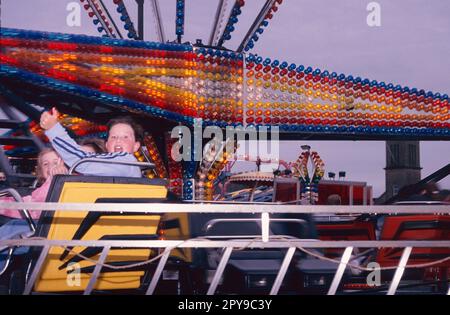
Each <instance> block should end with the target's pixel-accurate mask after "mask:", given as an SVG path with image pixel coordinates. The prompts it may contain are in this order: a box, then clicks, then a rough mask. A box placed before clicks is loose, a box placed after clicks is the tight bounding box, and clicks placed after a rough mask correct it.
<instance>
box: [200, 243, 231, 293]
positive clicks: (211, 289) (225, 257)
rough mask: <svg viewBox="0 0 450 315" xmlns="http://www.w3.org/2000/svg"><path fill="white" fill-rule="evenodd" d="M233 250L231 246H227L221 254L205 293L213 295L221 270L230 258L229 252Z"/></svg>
mask: <svg viewBox="0 0 450 315" xmlns="http://www.w3.org/2000/svg"><path fill="white" fill-rule="evenodd" d="M232 251H233V247H227V248H226V249H225V252H224V253H223V255H222V259H220V263H219V266H217V270H216V273H215V274H214V278H213V279H212V281H211V285H210V286H209V289H208V292H207V293H206V295H213V294H214V292H216V289H217V286H218V284H219V281H220V278H221V277H222V274H223V271H224V270H225V267H226V265H227V263H228V260H229V259H230V256H231V252H232Z"/></svg>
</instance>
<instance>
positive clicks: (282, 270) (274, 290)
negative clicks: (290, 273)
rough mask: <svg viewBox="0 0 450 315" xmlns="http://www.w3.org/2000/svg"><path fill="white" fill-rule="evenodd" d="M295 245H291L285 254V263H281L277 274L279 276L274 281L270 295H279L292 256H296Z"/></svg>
mask: <svg viewBox="0 0 450 315" xmlns="http://www.w3.org/2000/svg"><path fill="white" fill-rule="evenodd" d="M295 249H296V248H295V247H289V249H288V251H287V253H286V255H285V256H284V259H283V263H282V264H281V267H280V271H279V272H278V274H277V278H276V279H275V282H274V283H273V286H272V289H271V290H270V295H277V294H278V291H279V290H280V287H281V284H282V283H283V279H284V277H285V275H286V271H287V269H288V267H289V264H290V263H291V260H292V257H294V253H295Z"/></svg>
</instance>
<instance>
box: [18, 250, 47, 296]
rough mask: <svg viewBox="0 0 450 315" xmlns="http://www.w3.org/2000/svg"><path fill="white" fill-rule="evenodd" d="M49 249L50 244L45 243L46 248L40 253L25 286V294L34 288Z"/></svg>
mask: <svg viewBox="0 0 450 315" xmlns="http://www.w3.org/2000/svg"><path fill="white" fill-rule="evenodd" d="M49 250H50V245H45V246H44V248H43V249H42V252H41V254H40V255H39V258H38V260H37V262H36V266H34V269H33V272H32V274H31V276H30V279H29V280H28V282H27V284H26V286H25V290H24V291H23V295H28V294H30V293H31V290H33V286H34V283H35V282H36V279H37V277H38V275H39V273H40V272H41V268H42V264H43V263H44V261H45V258H46V257H47V254H48V251H49Z"/></svg>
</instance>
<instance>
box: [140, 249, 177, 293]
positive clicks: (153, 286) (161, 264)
mask: <svg viewBox="0 0 450 315" xmlns="http://www.w3.org/2000/svg"><path fill="white" fill-rule="evenodd" d="M171 250H172V248H170V247H168V248H166V249H165V250H164V254H163V255H162V256H161V258H160V259H159V262H158V266H157V267H156V270H155V273H154V274H153V277H152V281H151V282H150V284H149V286H148V289H147V292H145V295H151V294H153V292H155V289H156V285H157V284H158V280H159V278H160V277H161V273H162V272H163V270H164V267H165V266H166V262H167V259H168V258H169V256H170V251H171Z"/></svg>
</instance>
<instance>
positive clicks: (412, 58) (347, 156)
mask: <svg viewBox="0 0 450 315" xmlns="http://www.w3.org/2000/svg"><path fill="white" fill-rule="evenodd" d="M70 2H77V1H69V0H33V1H30V0H2V1H1V16H0V18H1V25H2V26H4V27H14V28H22V29H34V30H42V31H54V32H66V33H79V34H88V35H98V33H97V31H96V29H95V27H94V26H93V24H92V22H91V19H90V18H88V17H87V15H86V14H85V11H84V10H82V12H81V13H82V19H81V26H80V27H70V26H68V25H67V24H66V17H67V14H68V13H69V12H68V11H66V6H67V4H68V3H70ZM104 2H105V3H112V0H104ZM228 2H229V5H228V8H231V6H232V3H234V1H231V0H229V1H228ZM370 2H371V1H368V0H339V1H336V0H284V1H283V4H282V5H281V6H280V7H279V10H278V12H277V13H276V14H275V16H274V18H273V19H272V20H271V21H270V24H269V27H268V28H266V29H265V31H264V34H263V35H262V36H261V39H260V40H259V41H258V42H257V43H256V45H255V48H254V50H253V51H252V52H253V53H258V54H259V55H261V56H263V57H270V58H276V59H279V60H286V61H288V62H294V63H296V64H303V65H305V66H311V67H313V68H320V69H322V70H325V69H327V70H329V71H336V72H337V73H341V72H342V73H345V74H347V75H350V74H351V75H353V76H361V77H364V78H365V77H367V78H369V79H374V80H379V81H384V82H386V83H393V84H400V85H402V86H409V87H416V88H419V89H425V90H426V91H428V90H431V91H433V92H440V93H447V94H450V58H449V56H450V18H449V16H450V1H448V0H433V1H430V0H395V1H392V0H379V1H376V2H377V3H378V4H379V5H380V8H381V25H380V26H379V27H369V26H368V25H367V21H366V18H367V15H368V14H369V12H368V11H367V9H366V7H367V5H368V4H369V3H370ZM125 3H126V4H127V5H128V10H129V12H130V15H131V16H132V17H135V16H136V8H137V7H136V4H135V1H134V0H125ZM159 3H160V6H161V11H162V17H163V23H164V28H165V33H166V36H167V37H168V39H169V40H173V39H175V31H174V30H175V19H174V16H175V0H163V1H161V0H160V1H159ZM186 3H187V4H186V25H185V37H184V40H186V41H191V42H194V41H195V39H197V38H201V39H203V41H204V42H207V40H208V38H209V33H210V30H211V26H212V23H213V19H214V14H215V10H216V6H217V3H218V0H186ZM245 3H246V4H245V6H244V8H243V10H242V11H243V12H242V15H241V16H239V23H238V24H237V26H236V31H235V32H234V33H233V34H232V39H231V40H230V41H229V42H227V43H226V44H225V46H226V47H227V48H230V49H236V48H237V47H238V45H239V44H240V42H241V40H242V38H243V36H244V35H245V32H246V31H247V29H248V27H249V26H250V25H251V23H252V21H253V19H254V18H255V17H256V15H257V14H258V11H259V10H260V8H261V7H262V5H263V3H264V1H263V0H246V1H245ZM150 13H151V12H150V3H149V1H148V0H147V1H146V7H145V14H146V24H145V39H146V40H150V41H152V40H156V38H157V37H156V33H155V31H154V21H153V19H152V16H151V14H150ZM113 14H114V16H117V15H116V13H115V12H113ZM304 143H306V142H289V143H282V144H281V150H280V151H281V158H282V159H285V160H287V161H292V160H295V159H296V157H297V156H298V154H299V152H300V145H301V144H304ZM308 144H310V145H311V146H312V148H313V149H315V150H317V151H318V152H319V154H320V155H321V156H322V158H323V159H324V161H325V166H326V171H327V172H328V171H334V172H337V171H340V170H345V171H346V172H347V179H349V180H357V181H366V182H368V183H369V184H371V185H372V186H373V187H374V196H378V195H380V194H381V193H382V192H383V191H384V170H383V167H384V166H385V144H384V142H359V141H358V142H349V141H345V142H344V141H340V142H338V141H334V142H330V141H314V142H308ZM449 161H450V143H448V142H421V164H422V167H423V170H422V176H423V177H425V176H427V175H429V174H430V173H432V172H434V171H435V170H437V169H439V168H440V167H442V166H444V165H446V164H448V163H449ZM441 186H442V187H443V188H450V179H446V180H445V181H443V182H441Z"/></svg>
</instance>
